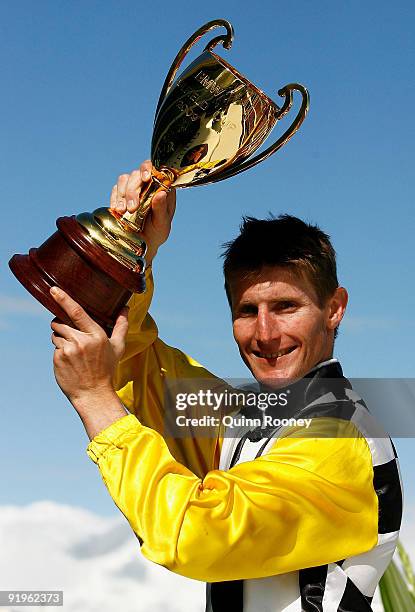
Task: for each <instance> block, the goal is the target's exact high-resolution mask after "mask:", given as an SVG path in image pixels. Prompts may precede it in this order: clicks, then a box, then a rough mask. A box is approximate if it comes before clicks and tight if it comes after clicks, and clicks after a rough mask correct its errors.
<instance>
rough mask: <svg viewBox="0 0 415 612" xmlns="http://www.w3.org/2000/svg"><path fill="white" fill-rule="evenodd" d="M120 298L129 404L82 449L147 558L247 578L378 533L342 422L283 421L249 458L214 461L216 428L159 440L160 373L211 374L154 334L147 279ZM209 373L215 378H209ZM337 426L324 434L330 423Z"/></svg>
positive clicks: (367, 472) (185, 570)
mask: <svg viewBox="0 0 415 612" xmlns="http://www.w3.org/2000/svg"><path fill="white" fill-rule="evenodd" d="M147 286H148V291H147V292H146V293H145V294H143V295H134V296H133V297H132V299H131V301H130V314H129V319H130V328H129V333H128V338H127V346H126V352H125V355H124V357H123V359H122V361H121V362H120V364H119V368H118V371H117V374H116V380H115V383H116V389H117V392H118V394H119V397H120V398H121V400H122V402H123V403H124V404H125V406H126V407H127V408H128V410H129V411H130V412H131V414H129V415H128V416H125V417H124V418H122V419H120V420H118V421H116V422H115V423H114V424H112V425H111V426H110V427H108V428H107V429H105V430H104V431H102V432H101V433H99V434H98V435H97V436H96V437H95V438H94V439H93V440H92V441H91V443H90V444H89V446H88V449H87V452H88V455H89V456H90V458H91V459H92V460H93V461H94V462H96V463H97V464H98V467H99V469H100V472H101V475H102V478H103V480H104V482H105V484H106V486H107V488H108V491H109V493H110V495H111V496H112V498H113V500H114V502H115V503H116V505H117V506H118V508H119V509H120V510H121V512H122V513H123V514H124V515H125V516H126V518H127V520H128V521H129V523H130V525H131V527H132V529H133V530H134V532H135V533H136V535H137V536H138V538H139V540H140V542H141V544H142V547H141V551H142V553H143V554H144V555H145V556H146V557H147V558H148V559H150V560H151V561H154V562H156V563H159V564H161V565H163V566H165V567H167V568H169V569H170V570H172V571H174V572H176V573H178V574H182V575H184V576H187V577H190V578H195V579H198V580H203V581H208V582H214V581H222V580H236V579H250V578H262V577H266V576H273V575H277V574H284V573H287V572H291V571H294V570H298V569H300V568H307V567H313V566H318V565H321V564H326V563H331V562H335V561H337V560H339V559H345V558H347V557H352V556H353V555H358V554H359V553H362V552H364V551H368V550H370V549H372V548H373V547H374V546H376V544H377V541H378V499H377V495H376V492H375V490H374V487H373V465H372V456H371V451H370V449H369V446H368V443H367V441H366V439H365V437H364V436H363V435H362V434H361V433H360V431H359V430H358V429H357V428H356V427H355V425H354V424H353V423H351V422H347V421H342V422H340V420H339V421H337V420H333V419H327V418H326V419H325V418H321V419H315V420H314V421H313V426H312V427H313V430H312V434H310V431H308V432H304V431H302V430H301V428H298V427H297V428H291V429H287V430H286V431H285V432H284V435H283V437H281V438H278V439H276V441H275V442H274V444H273V446H272V448H271V450H270V451H269V452H268V453H267V454H265V455H264V456H262V457H259V458H257V459H255V460H251V461H245V462H244V463H240V464H238V465H235V467H233V468H231V469H230V470H228V471H221V470H219V469H218V465H219V457H220V450H221V440H220V438H219V432H218V437H217V438H216V439H211V438H202V439H197V438H183V439H179V440H174V439H171V438H169V439H167V440H165V439H164V438H163V437H162V435H160V432H163V393H164V389H163V381H164V379H165V378H166V377H171V378H177V377H180V378H203V377H212V378H213V375H212V374H211V373H210V372H208V371H207V370H206V369H204V368H203V367H202V366H201V365H200V364H198V363H197V362H195V361H194V360H193V359H191V358H190V357H188V356H187V355H185V354H184V353H183V352H181V351H179V350H178V349H175V348H172V347H169V346H167V345H166V344H165V343H164V342H162V340H160V339H159V338H158V334H157V327H156V325H155V323H154V321H153V320H152V318H151V317H150V316H149V315H148V314H147V310H148V307H149V304H150V301H151V296H152V291H153V284H152V279H151V273H148V278H147ZM218 384H220V385H223V384H224V383H223V382H222V381H220V379H218ZM334 421H337V422H336V423H335V428H336V432H337V434H338V435H337V437H335V438H330V437H324V434H325V433H327V430H328V429H330V428H332V427H333V422H334Z"/></svg>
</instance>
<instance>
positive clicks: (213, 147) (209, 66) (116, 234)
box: [9, 19, 309, 334]
mask: <svg viewBox="0 0 415 612" xmlns="http://www.w3.org/2000/svg"><path fill="white" fill-rule="evenodd" d="M219 26H223V27H224V28H225V29H226V34H223V35H220V36H216V37H215V38H213V39H212V40H211V41H210V42H209V43H208V44H207V45H206V47H205V49H204V51H203V52H202V54H201V55H199V56H198V57H197V58H196V59H195V60H194V61H193V62H192V63H191V64H190V65H189V66H188V67H187V68H186V69H185V70H183V72H182V73H181V74H180V75H179V76H178V78H177V79H175V77H176V73H177V71H178V69H179V67H180V65H181V63H182V61H183V59H184V57H185V56H186V55H187V53H188V52H189V50H190V49H191V47H192V46H193V45H194V44H195V43H196V42H197V41H198V40H199V39H200V38H201V36H203V35H204V34H205V33H206V32H208V31H210V30H212V29H214V28H217V27H219ZM232 41H233V28H232V26H231V24H230V23H229V22H227V21H225V20H223V19H217V20H214V21H210V22H208V23H206V24H205V25H204V26H202V27H201V28H199V30H197V31H196V32H195V33H194V34H193V35H192V36H191V37H190V38H189V39H188V40H187V41H186V42H185V44H184V45H183V47H182V48H181V49H180V51H179V53H178V54H177V56H176V58H175V60H174V62H173V64H172V66H171V68H170V70H169V72H168V74H167V77H166V79H165V82H164V85H163V87H162V90H161V94H160V98H159V102H158V105H157V109H156V114H155V121H154V130H153V137H152V144H151V161H152V164H153V171H152V176H151V179H150V181H149V183H148V184H147V186H146V188H145V189H144V190H143V192H142V193H141V195H140V204H139V208H138V210H137V211H136V212H134V213H128V212H127V213H124V214H121V213H117V212H116V211H115V210H111V209H109V208H108V207H102V208H97V209H96V210H94V211H93V212H92V213H87V212H85V213H81V214H78V215H76V216H75V215H73V216H71V217H60V218H59V219H58V220H57V222H56V225H57V228H58V231H57V232H55V233H54V234H53V235H52V236H50V238H48V239H47V240H46V241H45V242H44V243H43V244H42V245H41V246H40V247H39V248H37V249H30V251H29V254H28V255H14V256H13V257H12V258H11V260H10V262H9V266H10V268H11V270H12V272H13V274H14V275H15V276H16V277H17V279H18V280H19V281H20V282H21V283H22V284H23V285H24V287H25V288H26V289H27V290H28V291H29V292H30V293H31V294H32V295H33V296H34V297H35V298H36V299H37V300H39V301H40V302H41V303H42V304H43V305H44V306H45V307H46V308H48V309H49V310H50V311H51V312H52V313H53V314H54V315H56V316H57V317H58V318H59V319H61V320H63V321H64V322H66V323H69V324H70V323H71V322H70V321H69V320H68V317H67V315H66V314H65V312H64V311H63V310H61V309H60V307H59V306H58V305H57V303H56V302H55V301H54V300H53V299H52V298H51V296H50V293H49V290H50V288H51V287H52V286H53V285H57V286H59V287H61V288H62V289H63V290H64V291H66V292H67V293H69V294H70V295H71V296H72V298H73V299H74V300H75V301H77V302H78V303H79V304H80V305H81V306H82V307H83V308H84V309H85V310H86V311H87V312H88V314H89V315H90V316H91V317H92V318H93V319H94V320H95V321H97V322H98V323H99V324H100V325H102V327H103V328H104V329H105V330H106V331H107V333H108V334H110V333H111V330H112V327H113V325H114V323H115V320H116V318H117V316H118V314H119V312H120V310H121V308H122V307H123V306H124V305H125V304H126V303H127V301H128V300H129V298H130V297H131V295H132V293H133V292H138V293H140V292H143V291H144V290H145V282H144V271H145V252H146V244H145V242H144V240H143V238H142V237H141V236H140V232H141V231H142V229H143V227H144V223H145V219H146V216H147V214H148V212H149V210H150V208H151V201H152V198H153V197H154V195H155V194H156V193H157V192H159V191H160V190H165V191H169V190H170V189H171V188H172V187H174V188H185V187H194V186H198V185H205V184H208V183H213V182H217V181H221V180H224V179H227V178H229V177H231V176H234V175H236V174H239V173H240V172H243V171H244V170H247V169H248V168H251V167H252V166H254V165H256V164H258V163H260V162H261V161H263V160H264V159H266V158H267V157H269V156H270V155H272V154H273V153H275V152H276V151H277V150H278V149H280V148H281V147H282V146H283V145H284V144H285V143H286V142H287V141H288V140H289V139H290V138H291V137H292V136H293V135H294V134H295V132H296V131H297V130H298V128H299V127H300V125H301V123H302V122H303V120H304V118H305V116H306V114H307V111H308V106H309V96H308V92H307V90H306V88H305V87H304V86H302V85H299V84H297V83H290V84H288V85H285V86H284V87H283V88H282V89H280V90H279V91H278V95H279V96H281V97H282V98H284V100H283V103H282V104H281V106H278V105H277V104H276V103H275V102H273V101H272V100H271V99H270V98H269V97H268V96H267V95H266V94H265V93H264V92H263V91H261V90H260V89H259V88H257V87H256V86H255V85H253V84H252V83H251V82H250V81H249V80H248V79H247V78H246V77H244V76H243V75H241V74H240V73H239V72H238V71H237V70H236V69H235V68H234V67H233V66H231V65H230V64H229V63H228V62H226V61H225V60H224V59H223V58H222V57H220V56H219V55H217V54H216V53H214V51H213V49H214V47H215V46H216V45H217V44H218V43H221V44H222V46H223V47H224V48H225V49H229V48H230V47H231V45H232ZM295 91H298V92H299V93H300V94H301V96H302V102H301V106H300V108H299V110H298V113H297V115H296V116H295V118H294V120H293V122H292V123H291V125H290V126H289V127H288V128H287V129H286V131H285V132H284V133H283V134H282V135H281V136H280V137H279V138H278V139H277V141H276V142H275V143H274V144H273V145H271V146H270V147H268V148H267V149H265V150H264V151H262V152H261V153H259V154H258V155H256V156H254V157H252V154H253V153H254V152H255V151H256V150H257V149H258V148H259V147H260V146H261V145H262V144H263V142H264V141H265V140H266V138H267V137H268V136H269V134H270V132H271V130H272V129H273V127H274V126H275V124H276V123H277V121H279V120H280V119H282V118H283V117H284V116H285V115H286V114H287V113H288V112H289V111H290V109H291V107H292V104H293V93H294V92H295Z"/></svg>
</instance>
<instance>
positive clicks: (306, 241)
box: [222, 213, 339, 308]
mask: <svg viewBox="0 0 415 612" xmlns="http://www.w3.org/2000/svg"><path fill="white" fill-rule="evenodd" d="M223 248H224V252H223V254H222V256H223V257H224V264H223V272H224V275H225V290H226V295H227V297H228V301H229V305H230V306H231V308H232V299H231V293H230V287H231V282H232V281H233V280H234V279H235V278H238V279H241V278H248V277H249V276H255V275H257V274H258V273H259V272H260V271H261V270H262V268H263V267H265V266H280V267H286V268H291V269H292V270H293V271H296V272H300V273H304V274H305V275H306V277H307V278H308V279H309V280H310V282H311V284H312V285H313V287H314V290H315V292H316V295H317V299H318V301H319V304H320V306H321V307H322V306H323V305H324V304H325V303H326V301H327V299H328V298H329V297H331V296H332V295H333V293H334V292H335V290H336V289H337V287H338V286H339V283H338V280H337V269H336V253H335V251H334V249H333V246H332V244H331V242H330V237H329V236H328V235H327V234H325V233H324V232H323V231H322V230H321V229H320V228H319V227H318V226H317V225H312V224H310V223H305V222H304V221H302V220H301V219H298V218H297V217H293V216H291V215H279V216H278V217H274V216H273V215H272V214H271V213H270V216H269V218H267V219H256V218H255V217H243V218H242V223H241V226H240V234H239V236H237V237H236V238H235V239H234V240H231V241H230V242H226V243H225V244H224V245H223Z"/></svg>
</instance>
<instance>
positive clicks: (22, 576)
mask: <svg viewBox="0 0 415 612" xmlns="http://www.w3.org/2000/svg"><path fill="white" fill-rule="evenodd" d="M0 542H1V553H0V589H1V590H11V589H15V590H43V589H46V590H47V589H49V590H63V591H64V606H63V610H64V611H65V612H79V611H82V612H114V610H123V612H142V611H143V612H144V611H147V610H152V612H159V611H160V612H162V611H163V612H186V611H189V612H193V611H194V612H202V611H203V610H204V592H205V585H204V584H203V583H200V582H196V581H193V580H187V579H186V578H182V577H180V576H177V575H175V574H173V573H171V572H169V571H167V570H165V569H164V568H162V567H159V566H157V565H155V564H154V563H150V562H149V561H147V560H146V559H145V558H144V557H143V556H142V555H141V554H140V551H139V544H138V542H137V540H136V538H135V536H134V534H133V532H132V531H131V529H130V528H129V526H128V524H127V523H126V521H125V519H124V518H123V517H115V518H104V517H100V516H97V515H95V514H93V513H92V512H89V511H87V510H83V509H80V508H74V507H70V506H62V505H58V504H56V503H53V502H37V503H34V504H31V505H29V506H24V507H16V506H3V507H0ZM3 609H4V610H5V612H12V610H13V608H2V610H3ZM30 609H31V610H38V609H39V610H40V609H42V610H43V608H40V607H37V606H33V607H30ZM52 609H55V610H62V608H56V607H54V608H52ZM19 610H20V608H19Z"/></svg>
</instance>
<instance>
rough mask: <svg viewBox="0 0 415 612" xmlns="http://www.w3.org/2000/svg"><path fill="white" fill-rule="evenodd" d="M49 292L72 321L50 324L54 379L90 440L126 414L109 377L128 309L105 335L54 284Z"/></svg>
mask: <svg viewBox="0 0 415 612" xmlns="http://www.w3.org/2000/svg"><path fill="white" fill-rule="evenodd" d="M50 293H51V295H52V297H53V298H54V299H55V300H56V302H57V303H58V304H59V306H60V307H61V308H63V310H64V311H65V312H66V313H67V314H68V316H69V317H70V319H71V321H72V322H73V324H74V327H70V326H69V325H65V324H64V323H62V322H60V321H59V320H56V319H54V320H53V321H52V323H51V328H52V329H53V333H52V342H53V344H54V345H55V347H56V348H55V352H54V356H53V366H54V372H55V377H56V381H57V383H58V385H59V386H60V388H61V389H62V391H63V392H64V394H65V395H66V396H67V397H68V399H69V401H70V402H71V403H72V405H73V406H74V408H75V409H76V410H77V412H78V414H79V416H80V417H81V419H82V421H83V422H84V425H85V427H86V430H87V433H88V435H89V437H90V438H91V439H92V437H94V436H95V435H96V434H97V433H98V432H99V431H101V430H102V429H104V428H105V427H108V426H109V425H111V423H113V422H114V421H116V420H118V419H119V418H121V417H123V416H125V415H126V414H127V413H126V411H125V409H124V407H123V406H122V404H121V402H120V400H119V398H118V396H117V394H116V393H115V390H114V386H113V376H114V372H115V368H116V365H117V363H118V361H119V359H120V358H121V356H122V354H123V352H124V348H125V337H126V335H127V330H128V318H127V314H128V309H127V308H124V309H123V310H122V312H121V313H120V315H119V316H118V318H117V321H116V323H115V326H114V329H113V332H112V335H111V338H108V337H107V335H106V333H105V331H104V330H103V329H102V327H100V326H99V325H98V323H95V321H93V319H91V317H90V316H89V315H88V314H87V313H86V312H85V311H84V310H83V308H81V306H80V305H79V304H77V303H76V302H75V301H74V300H73V299H72V298H71V297H70V296H69V295H68V294H67V293H65V292H64V291H62V290H61V289H58V288H57V287H53V288H52V289H51V291H50Z"/></svg>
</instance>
